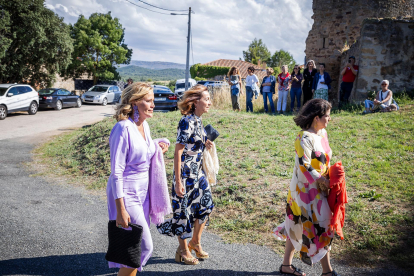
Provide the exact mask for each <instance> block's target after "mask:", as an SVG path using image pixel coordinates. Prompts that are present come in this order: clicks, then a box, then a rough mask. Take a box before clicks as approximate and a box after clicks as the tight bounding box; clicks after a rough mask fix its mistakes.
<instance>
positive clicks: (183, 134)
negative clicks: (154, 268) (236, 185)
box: [158, 85, 214, 265]
mask: <svg viewBox="0 0 414 276" xmlns="http://www.w3.org/2000/svg"><path fill="white" fill-rule="evenodd" d="M210 106H211V101H210V94H209V93H208V90H207V87H205V86H203V85H196V86H194V87H192V88H191V89H190V90H188V91H186V92H185V93H184V96H183V98H182V101H181V102H179V104H178V107H179V108H180V110H181V113H182V114H183V115H184V116H183V117H182V118H181V120H180V122H179V123H178V128H177V142H176V145H175V155H174V182H173V187H172V207H173V213H174V214H173V218H172V219H169V220H167V221H165V222H164V223H163V224H161V225H159V226H158V231H159V232H160V233H161V234H165V235H168V236H178V241H179V244H180V246H179V248H178V249H177V252H176V255H175V260H176V261H177V262H185V263H186V264H189V265H196V264H198V260H197V259H196V258H194V257H193V256H192V254H191V251H195V253H196V256H197V258H201V259H206V258H208V257H209V255H208V253H207V252H204V251H203V249H202V248H201V245H200V241H201V235H202V233H203V229H204V226H205V225H206V224H207V222H208V219H209V215H210V213H211V212H212V210H213V208H214V204H213V199H212V196H211V191H210V186H209V183H208V181H207V178H206V176H205V173H204V171H203V167H202V162H203V151H204V148H207V149H209V148H210V147H211V146H212V142H211V141H210V140H207V137H206V135H207V134H206V132H205V130H204V126H203V122H202V120H201V115H202V114H203V113H205V112H208V110H209V107H210ZM193 228H194V233H193ZM187 238H191V240H190V242H189V243H188V245H187V241H186V239H187Z"/></svg>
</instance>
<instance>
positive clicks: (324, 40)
mask: <svg viewBox="0 0 414 276" xmlns="http://www.w3.org/2000/svg"><path fill="white" fill-rule="evenodd" d="M325 46H326V37H324V38H323V44H322V48H323V49H325V48H326V47H325Z"/></svg>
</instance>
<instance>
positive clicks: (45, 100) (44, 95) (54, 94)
mask: <svg viewBox="0 0 414 276" xmlns="http://www.w3.org/2000/svg"><path fill="white" fill-rule="evenodd" d="M38 93H39V107H42V108H54V109H56V110H61V109H62V108H63V107H72V106H75V107H81V106H82V100H81V99H80V97H79V96H78V95H76V94H75V93H72V92H69V91H68V90H66V89H62V88H45V89H41V90H39V91H38Z"/></svg>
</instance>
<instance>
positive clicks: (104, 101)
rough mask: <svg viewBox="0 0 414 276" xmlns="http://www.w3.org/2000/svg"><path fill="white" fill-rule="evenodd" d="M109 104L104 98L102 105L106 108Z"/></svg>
mask: <svg viewBox="0 0 414 276" xmlns="http://www.w3.org/2000/svg"><path fill="white" fill-rule="evenodd" d="M107 104H108V100H107V99H106V98H104V99H103V100H102V105H103V106H105V105H107Z"/></svg>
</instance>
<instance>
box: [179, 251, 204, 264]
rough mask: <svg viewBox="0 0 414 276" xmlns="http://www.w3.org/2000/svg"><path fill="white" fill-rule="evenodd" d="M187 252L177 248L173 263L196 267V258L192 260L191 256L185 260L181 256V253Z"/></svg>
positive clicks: (197, 262)
mask: <svg viewBox="0 0 414 276" xmlns="http://www.w3.org/2000/svg"><path fill="white" fill-rule="evenodd" d="M187 251H188V250H180V247H178V248H177V251H176V252H175V261H176V262H177V263H185V264H186V265H198V264H199V261H198V260H197V258H194V257H192V256H191V257H190V258H187V257H184V256H183V252H187ZM190 253H191V251H190Z"/></svg>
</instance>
